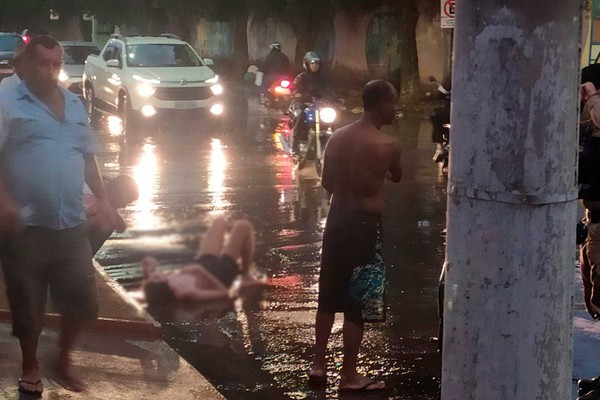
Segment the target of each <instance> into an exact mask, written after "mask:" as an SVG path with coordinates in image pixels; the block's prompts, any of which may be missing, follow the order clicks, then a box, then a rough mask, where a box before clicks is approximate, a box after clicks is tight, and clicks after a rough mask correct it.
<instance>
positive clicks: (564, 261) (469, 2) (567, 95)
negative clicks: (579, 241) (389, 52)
mask: <svg viewBox="0 0 600 400" xmlns="http://www.w3.org/2000/svg"><path fill="white" fill-rule="evenodd" d="M455 29H456V32H455V43H454V44H455V47H454V48H455V55H454V57H455V62H454V71H453V72H454V75H453V91H452V102H453V103H452V115H451V121H452V135H451V159H450V180H449V183H448V188H449V190H448V195H449V196H448V242H447V249H446V257H447V267H446V293H445V307H444V311H445V313H444V316H445V320H444V341H443V360H442V399H443V400H475V399H486V400H505V399H544V400H564V399H570V398H571V388H572V361H571V355H572V337H571V330H572V308H571V307H572V304H571V303H572V294H573V268H574V263H575V260H574V250H575V232H574V228H575V221H576V198H577V192H576V187H575V182H576V179H575V176H576V171H575V169H576V168H575V167H576V161H577V156H576V154H577V128H578V125H577V120H578V116H577V114H576V111H575V110H576V109H577V103H578V98H579V96H578V90H577V88H578V70H579V66H578V64H579V52H578V43H577V40H575V39H579V30H580V3H579V2H576V1H564V0H547V1H544V2H541V1H514V0H502V1H498V0H461V1H460V6H459V7H458V9H457V14H456V28H455Z"/></svg>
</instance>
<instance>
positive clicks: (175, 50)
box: [127, 44, 202, 67]
mask: <svg viewBox="0 0 600 400" xmlns="http://www.w3.org/2000/svg"><path fill="white" fill-rule="evenodd" d="M127 65H128V66H130V67H198V66H201V65H202V61H200V59H199V58H198V56H197V55H196V54H195V53H194V51H193V50H192V49H191V47H190V46H188V45H185V44H135V45H129V46H127Z"/></svg>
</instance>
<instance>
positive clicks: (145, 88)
mask: <svg viewBox="0 0 600 400" xmlns="http://www.w3.org/2000/svg"><path fill="white" fill-rule="evenodd" d="M137 92H138V94H139V95H140V96H142V97H150V96H152V95H153V94H154V93H155V92H156V88H154V86H151V85H148V84H147V83H142V84H141V85H138V87H137Z"/></svg>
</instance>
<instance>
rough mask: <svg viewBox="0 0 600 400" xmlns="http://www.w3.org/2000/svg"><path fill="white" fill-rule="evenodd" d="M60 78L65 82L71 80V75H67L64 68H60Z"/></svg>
mask: <svg viewBox="0 0 600 400" xmlns="http://www.w3.org/2000/svg"><path fill="white" fill-rule="evenodd" d="M58 80H59V81H61V82H63V83H64V82H66V81H68V80H69V75H67V73H66V72H65V70H64V69H61V70H60V73H59V74H58Z"/></svg>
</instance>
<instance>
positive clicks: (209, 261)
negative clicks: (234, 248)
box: [195, 254, 240, 288]
mask: <svg viewBox="0 0 600 400" xmlns="http://www.w3.org/2000/svg"><path fill="white" fill-rule="evenodd" d="M195 261H196V262H197V263H198V264H201V265H202V266H203V267H204V268H205V269H206V270H207V271H208V272H210V273H211V274H212V275H213V276H214V277H215V278H217V279H218V280H219V281H221V283H222V284H223V285H225V287H227V288H229V287H230V286H231V284H232V283H233V281H234V280H235V278H237V276H238V275H239V274H240V268H239V267H238V264H237V262H236V261H235V260H234V259H233V258H231V257H230V256H228V255H227V254H223V255H222V256H220V257H219V256H217V255H215V254H204V255H202V256H200V258H198V259H196V260H195Z"/></svg>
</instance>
